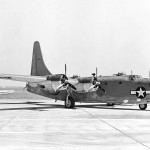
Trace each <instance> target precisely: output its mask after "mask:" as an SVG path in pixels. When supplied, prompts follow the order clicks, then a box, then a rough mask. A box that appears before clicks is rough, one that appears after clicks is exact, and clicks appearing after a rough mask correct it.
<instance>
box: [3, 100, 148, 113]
mask: <svg viewBox="0 0 150 150" xmlns="http://www.w3.org/2000/svg"><path fill="white" fill-rule="evenodd" d="M1 104H5V105H7V104H8V105H10V104H14V105H18V104H20V105H24V104H28V105H34V106H33V107H31V106H29V107H17V108H13V107H12V108H10V107H9V108H0V111H7V110H36V111H48V109H58V108H59V109H66V108H65V107H64V105H61V104H44V102H21V103H16V102H14V103H13V102H12V103H10V102H9V103H7V102H5V103H0V105H1ZM36 106H38V107H36ZM117 106H119V105H117ZM125 107H128V106H125ZM80 108H92V109H93V108H94V109H111V110H133V111H141V110H140V109H133V108H119V107H113V106H107V105H106V104H81V105H78V104H76V106H75V108H74V109H80ZM144 111H150V110H144Z"/></svg>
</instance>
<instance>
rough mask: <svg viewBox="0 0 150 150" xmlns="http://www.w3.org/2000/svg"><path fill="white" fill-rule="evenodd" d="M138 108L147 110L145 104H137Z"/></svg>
mask: <svg viewBox="0 0 150 150" xmlns="http://www.w3.org/2000/svg"><path fill="white" fill-rule="evenodd" d="M139 108H140V109H141V110H145V109H146V108H147V104H139Z"/></svg>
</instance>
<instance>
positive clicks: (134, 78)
mask: <svg viewBox="0 0 150 150" xmlns="http://www.w3.org/2000/svg"><path fill="white" fill-rule="evenodd" d="M129 79H130V80H138V79H142V76H140V75H131V76H129Z"/></svg>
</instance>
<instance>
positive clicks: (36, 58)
mask: <svg viewBox="0 0 150 150" xmlns="http://www.w3.org/2000/svg"><path fill="white" fill-rule="evenodd" d="M45 75H51V73H50V72H49V70H48V69H47V67H46V65H45V63H44V60H43V56H42V53H41V48H40V43H39V42H38V41H35V42H34V46H33V55H32V66H31V76H45Z"/></svg>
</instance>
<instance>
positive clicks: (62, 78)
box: [56, 64, 76, 91]
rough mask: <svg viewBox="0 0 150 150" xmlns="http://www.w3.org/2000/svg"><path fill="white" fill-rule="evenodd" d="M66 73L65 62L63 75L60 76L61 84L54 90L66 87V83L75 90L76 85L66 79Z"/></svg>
mask: <svg viewBox="0 0 150 150" xmlns="http://www.w3.org/2000/svg"><path fill="white" fill-rule="evenodd" d="M66 73H67V66H66V64H65V75H62V77H61V79H60V81H61V84H60V85H59V86H58V87H57V88H56V91H59V89H60V88H61V87H66V86H67V85H68V86H69V87H71V88H72V89H74V90H76V87H75V86H74V85H73V84H71V81H69V80H68V77H67V76H66Z"/></svg>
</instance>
